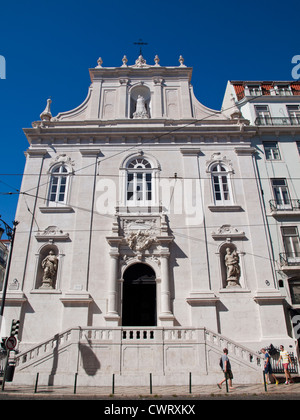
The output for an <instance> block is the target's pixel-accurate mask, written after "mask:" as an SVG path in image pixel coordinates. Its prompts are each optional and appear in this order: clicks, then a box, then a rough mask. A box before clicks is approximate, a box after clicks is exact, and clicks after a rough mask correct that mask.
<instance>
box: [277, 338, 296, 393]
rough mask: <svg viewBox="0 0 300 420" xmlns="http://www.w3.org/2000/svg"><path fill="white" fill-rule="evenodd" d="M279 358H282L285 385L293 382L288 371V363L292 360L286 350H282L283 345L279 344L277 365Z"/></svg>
mask: <svg viewBox="0 0 300 420" xmlns="http://www.w3.org/2000/svg"><path fill="white" fill-rule="evenodd" d="M280 360H282V365H283V369H284V374H285V385H288V384H290V383H292V382H293V380H292V377H291V374H290V371H289V364H292V360H291V358H290V355H289V354H288V352H287V351H286V350H284V346H280V357H279V359H278V362H277V366H278V365H279V362H280Z"/></svg>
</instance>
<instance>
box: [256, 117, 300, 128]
mask: <svg viewBox="0 0 300 420" xmlns="http://www.w3.org/2000/svg"><path fill="white" fill-rule="evenodd" d="M255 125H259V126H261V125H263V126H274V125H276V126H282V125H284V126H287V125H297V126H299V125H300V116H299V117H268V116H265V117H257V118H256V120H255Z"/></svg>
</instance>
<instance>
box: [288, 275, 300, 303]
mask: <svg viewBox="0 0 300 420" xmlns="http://www.w3.org/2000/svg"><path fill="white" fill-rule="evenodd" d="M289 286H290V292H291V298H292V304H293V305H300V278H299V279H294V280H290V282H289Z"/></svg>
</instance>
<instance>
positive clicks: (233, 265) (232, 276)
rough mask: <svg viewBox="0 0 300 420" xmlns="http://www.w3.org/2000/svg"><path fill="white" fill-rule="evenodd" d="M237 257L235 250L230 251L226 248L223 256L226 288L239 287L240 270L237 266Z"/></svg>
mask: <svg viewBox="0 0 300 420" xmlns="http://www.w3.org/2000/svg"><path fill="white" fill-rule="evenodd" d="M239 261H240V259H239V256H238V253H237V252H236V250H235V249H234V250H233V251H231V249H230V248H226V255H225V266H226V269H227V279H226V281H227V287H230V286H239V287H240V284H239V279H240V276H241V269H240V265H239Z"/></svg>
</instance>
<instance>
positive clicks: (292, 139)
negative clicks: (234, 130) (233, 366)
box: [223, 81, 300, 340]
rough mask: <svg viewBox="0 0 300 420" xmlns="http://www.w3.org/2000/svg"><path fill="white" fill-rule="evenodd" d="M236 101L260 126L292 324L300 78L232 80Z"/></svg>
mask: <svg viewBox="0 0 300 420" xmlns="http://www.w3.org/2000/svg"><path fill="white" fill-rule="evenodd" d="M232 98H233V99H234V103H235V104H236V106H237V107H238V108H239V110H240V111H241V113H242V115H243V116H244V117H245V118H247V119H248V120H249V121H250V124H251V125H253V126H255V127H256V128H257V134H256V135H255V136H254V137H253V139H252V145H253V147H255V149H256V154H255V156H256V166H257V177H258V181H259V188H260V192H261V197H262V202H263V212H264V214H265V220H266V226H267V229H268V235H269V238H270V247H271V252H272V260H273V270H274V278H275V281H276V287H278V290H280V291H281V293H282V295H284V296H286V306H285V307H286V316H287V320H288V326H289V328H291V329H292V327H293V326H294V329H295V331H294V334H295V338H296V339H298V340H299V335H298V334H297V328H295V327H296V325H297V324H298V318H297V317H298V316H299V314H300V238H299V233H300V83H299V82H295V81H285V82H284V81H272V82H270V81H269V82H264V81H261V82H257V81H256V82H254V81H231V82H228V85H227V89H226V93H225V97H224V103H223V107H226V106H227V105H228V104H230V101H232Z"/></svg>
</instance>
